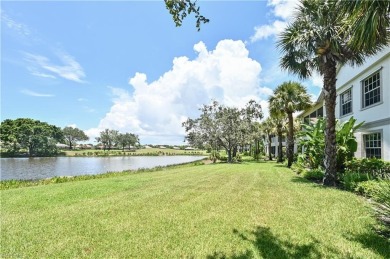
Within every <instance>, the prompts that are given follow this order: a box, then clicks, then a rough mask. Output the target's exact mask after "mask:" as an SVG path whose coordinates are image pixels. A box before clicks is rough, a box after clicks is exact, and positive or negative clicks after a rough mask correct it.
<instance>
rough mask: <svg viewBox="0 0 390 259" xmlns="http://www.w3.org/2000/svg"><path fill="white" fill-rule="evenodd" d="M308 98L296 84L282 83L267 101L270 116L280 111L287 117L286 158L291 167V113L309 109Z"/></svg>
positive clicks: (292, 119) (292, 124) (292, 145)
mask: <svg viewBox="0 0 390 259" xmlns="http://www.w3.org/2000/svg"><path fill="white" fill-rule="evenodd" d="M310 103H311V102H310V96H309V95H308V94H307V91H306V88H305V87H304V86H303V85H301V84H300V83H297V82H291V81H289V82H284V83H283V84H281V85H279V86H278V87H277V88H276V89H275V91H274V94H273V95H272V96H271V97H270V99H269V104H270V112H271V116H273V115H275V114H279V113H280V112H281V111H282V112H283V113H284V114H286V115H287V118H288V131H287V133H288V134H287V158H288V164H287V166H288V167H291V165H292V163H293V157H294V118H293V113H294V112H297V111H301V110H304V109H306V108H308V107H310Z"/></svg>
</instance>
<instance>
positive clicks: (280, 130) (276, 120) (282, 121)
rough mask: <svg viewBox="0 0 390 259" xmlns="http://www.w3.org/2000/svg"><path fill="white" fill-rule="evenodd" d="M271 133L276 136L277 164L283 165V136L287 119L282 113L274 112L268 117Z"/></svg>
mask: <svg viewBox="0 0 390 259" xmlns="http://www.w3.org/2000/svg"><path fill="white" fill-rule="evenodd" d="M270 126H271V127H272V131H273V132H274V133H276V135H277V136H278V160H277V162H278V163H283V135H284V134H285V133H286V131H287V127H288V126H287V118H286V114H285V113H284V112H283V111H280V112H275V113H273V114H271V116H270Z"/></svg>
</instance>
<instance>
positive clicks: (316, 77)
mask: <svg viewBox="0 0 390 259" xmlns="http://www.w3.org/2000/svg"><path fill="white" fill-rule="evenodd" d="M310 80H311V83H312V85H314V86H317V87H319V88H322V86H323V85H324V83H323V82H324V78H323V76H321V75H320V74H319V73H318V72H315V73H313V75H312V76H311V78H310Z"/></svg>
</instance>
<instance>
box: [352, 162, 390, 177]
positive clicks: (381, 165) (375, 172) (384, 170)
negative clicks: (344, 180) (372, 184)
mask: <svg viewBox="0 0 390 259" xmlns="http://www.w3.org/2000/svg"><path fill="white" fill-rule="evenodd" d="M346 172H356V173H360V174H368V175H369V177H370V178H371V179H390V163H389V162H385V161H383V160H381V159H377V158H363V159H353V160H351V161H348V162H347V163H346Z"/></svg>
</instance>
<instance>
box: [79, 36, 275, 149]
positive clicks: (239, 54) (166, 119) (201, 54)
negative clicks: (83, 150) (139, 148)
mask: <svg viewBox="0 0 390 259" xmlns="http://www.w3.org/2000/svg"><path fill="white" fill-rule="evenodd" d="M194 50H195V51H196V52H197V53H198V56H197V57H196V58H195V59H194V60H190V59H189V58H187V57H184V56H183V57H176V58H174V60H173V66H172V68H171V70H169V71H168V72H166V73H164V74H163V75H162V76H161V77H160V78H159V79H158V80H156V81H153V82H148V81H147V75H146V74H143V73H136V74H135V75H134V76H133V77H131V78H130V79H129V84H130V85H131V86H132V87H133V88H134V92H133V94H132V95H130V93H129V92H128V91H127V90H124V89H120V88H115V87H110V89H111V92H112V94H113V96H114V98H113V105H112V107H111V109H110V111H109V112H108V113H107V114H106V115H105V117H104V118H103V119H101V121H100V123H99V125H98V127H97V128H93V129H90V130H87V131H86V133H87V134H88V135H89V136H90V137H91V138H92V139H93V138H94V137H96V136H97V135H98V134H99V132H100V131H102V130H103V129H105V128H110V129H117V130H120V131H122V132H133V133H136V134H138V135H140V138H141V142H142V143H153V142H154V143H161V144H163V143H167V142H171V143H172V144H175V143H176V144H177V143H179V142H181V141H183V137H184V133H185V132H184V129H183V128H182V126H181V123H182V122H183V121H185V120H186V118H187V117H191V118H195V117H198V116H199V110H198V109H199V108H200V107H201V106H202V105H203V104H209V103H210V102H211V100H212V99H215V100H217V101H219V102H220V103H223V104H226V105H229V106H243V105H245V104H246V103H247V102H248V101H249V100H250V99H255V100H257V101H261V100H260V97H259V96H260V95H261V96H267V95H268V94H269V93H270V89H268V88H262V87H260V86H259V76H260V72H261V66H260V64H259V63H258V62H257V61H255V60H252V59H251V58H249V57H248V54H249V53H248V50H247V49H246V48H245V45H244V43H243V42H242V41H233V40H222V41H220V42H219V43H218V44H217V46H216V48H215V49H214V50H212V51H208V50H207V48H206V46H205V44H204V43H203V42H199V43H197V44H195V45H194ZM271 91H272V90H271ZM262 103H263V104H264V101H263V102H262ZM263 110H265V109H264V108H263Z"/></svg>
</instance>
